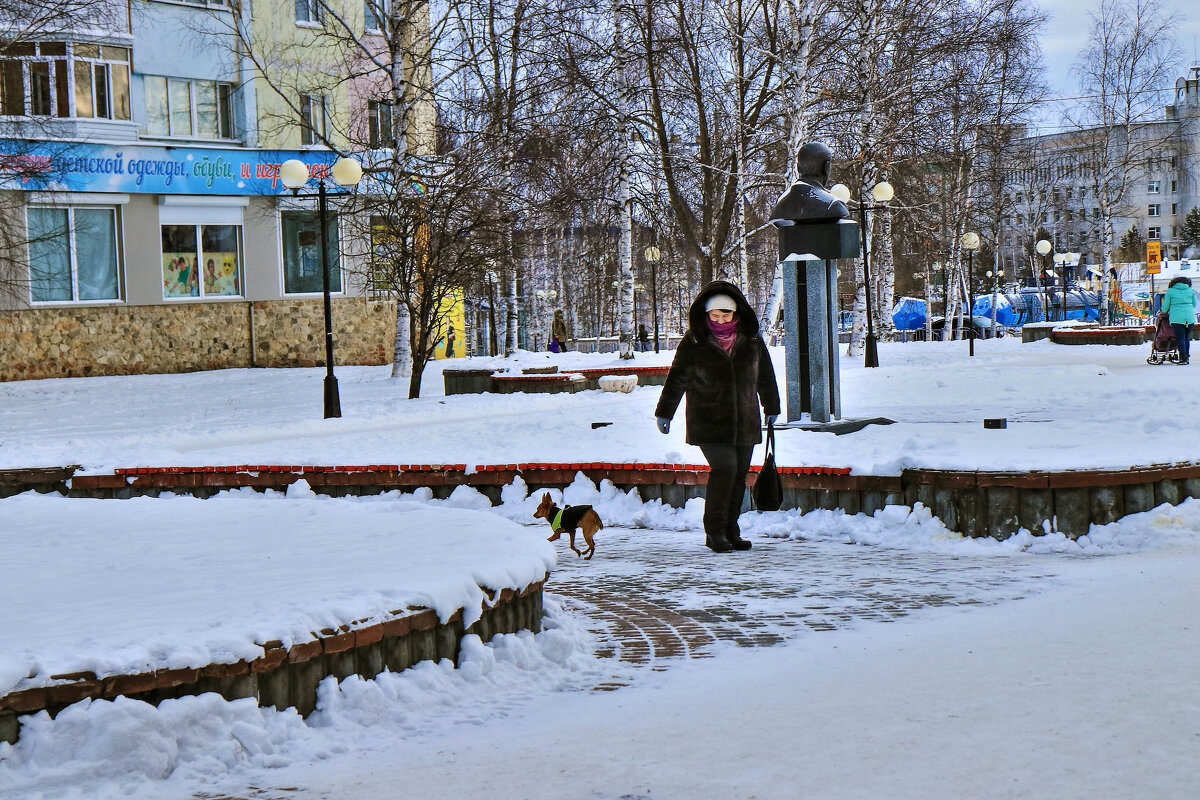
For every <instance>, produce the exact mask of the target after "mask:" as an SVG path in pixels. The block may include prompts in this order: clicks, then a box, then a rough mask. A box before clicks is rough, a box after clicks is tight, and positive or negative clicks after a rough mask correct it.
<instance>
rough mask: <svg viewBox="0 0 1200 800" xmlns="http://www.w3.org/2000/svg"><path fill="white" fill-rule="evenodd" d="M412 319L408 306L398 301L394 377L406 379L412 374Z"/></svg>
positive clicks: (393, 359)
mask: <svg viewBox="0 0 1200 800" xmlns="http://www.w3.org/2000/svg"><path fill="white" fill-rule="evenodd" d="M411 325H412V317H410V316H409V313H408V304H406V303H405V302H404V301H403V300H400V299H397V300H396V336H395V338H394V339H393V343H394V345H395V351H394V353H393V355H392V377H393V378H405V377H408V376H409V375H411V374H412V362H413V357H412V356H413V352H412V327H411Z"/></svg>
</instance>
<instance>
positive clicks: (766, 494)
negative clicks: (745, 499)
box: [752, 422, 783, 511]
mask: <svg viewBox="0 0 1200 800" xmlns="http://www.w3.org/2000/svg"><path fill="white" fill-rule="evenodd" d="M752 495H753V497H754V507H755V508H757V509H758V510H759V511H778V510H779V507H780V506H781V505H783V481H782V480H781V479H780V477H779V470H778V469H776V468H775V425H774V424H773V423H771V422H768V423H767V454H766V457H765V458H763V465H762V469H760V470H759V471H758V478H756V479H755V481H754V489H753V491H752Z"/></svg>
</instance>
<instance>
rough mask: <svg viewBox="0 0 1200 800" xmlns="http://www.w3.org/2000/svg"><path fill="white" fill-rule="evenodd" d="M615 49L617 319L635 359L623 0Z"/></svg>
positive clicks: (617, 6)
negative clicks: (617, 235) (617, 222)
mask: <svg viewBox="0 0 1200 800" xmlns="http://www.w3.org/2000/svg"><path fill="white" fill-rule="evenodd" d="M613 38H614V42H613V51H614V53H615V55H616V59H617V181H618V185H617V202H618V204H619V206H620V208H619V209H618V213H619V215H620V227H621V243H620V249H619V251H618V253H617V281H618V284H619V285H618V287H617V297H618V298H619V299H618V309H617V312H618V313H617V319H618V322H619V325H620V339H619V341H620V345H619V353H620V357H621V358H623V359H630V358H633V193H632V191H631V190H630V185H629V184H630V175H629V171H630V163H629V162H630V153H629V114H630V98H629V74H628V54H627V53H626V50H625V27H624V20H623V18H622V14H621V3H620V0H617V1H616V2H614V3H613Z"/></svg>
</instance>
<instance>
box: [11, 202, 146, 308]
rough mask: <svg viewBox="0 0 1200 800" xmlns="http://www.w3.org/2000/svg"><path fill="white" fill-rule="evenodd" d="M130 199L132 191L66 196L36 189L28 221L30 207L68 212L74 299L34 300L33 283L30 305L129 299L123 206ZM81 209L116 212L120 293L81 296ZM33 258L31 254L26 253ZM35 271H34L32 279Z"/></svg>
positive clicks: (105, 301)
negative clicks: (77, 216)
mask: <svg viewBox="0 0 1200 800" xmlns="http://www.w3.org/2000/svg"><path fill="white" fill-rule="evenodd" d="M128 203H129V195H127V194H102V195H101V194H89V193H79V194H76V195H67V196H65V197H52V196H50V195H43V194H42V193H40V192H32V193H30V196H29V203H28V205H27V208H26V215H25V224H26V225H28V224H29V216H28V211H29V210H30V209H35V208H37V209H53V210H57V211H66V212H67V253H68V257H69V258H70V263H71V299H69V300H34V299H33V287H32V285H31V286H30V288H29V296H28V300H29V305H30V306H33V307H39V306H57V305H67V304H69V305H117V304H123V303H125V302H126V300H125V247H124V241H125V235H124V222H125V215H124V214H123V213H122V206H124V205H127V204H128ZM77 210H98V211H111V212H112V214H113V236H114V238H115V240H116V241H114V242H113V247H114V251H115V252H114V255H115V258H116V272H117V274H116V281H117V296H116V297H108V298H101V299H97V300H80V299H79V253H78V249H77V246H76V241H75V234H76V227H77V226H76V224H75V212H76V211H77ZM27 248H28V245H27ZM26 257H27V258H29V254H28V253H27V254H26ZM32 277H33V276H32V274H31V275H30V279H31V283H32Z"/></svg>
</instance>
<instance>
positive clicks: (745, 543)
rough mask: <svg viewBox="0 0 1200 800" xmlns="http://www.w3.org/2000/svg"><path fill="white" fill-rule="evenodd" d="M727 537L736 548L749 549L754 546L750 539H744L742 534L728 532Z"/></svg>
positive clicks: (731, 545)
mask: <svg viewBox="0 0 1200 800" xmlns="http://www.w3.org/2000/svg"><path fill="white" fill-rule="evenodd" d="M727 538H728V540H729V546H730V547H732V548H733V549H734V550H749V549H750V548H751V547H753V545H752V544H750V540H748V539H743V538H742V537H741V534H737V533H731V534H727Z"/></svg>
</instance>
